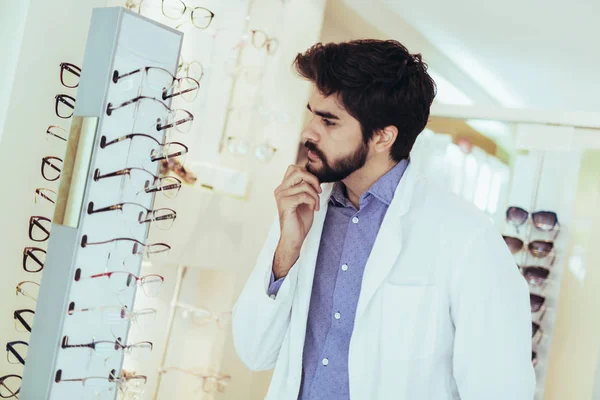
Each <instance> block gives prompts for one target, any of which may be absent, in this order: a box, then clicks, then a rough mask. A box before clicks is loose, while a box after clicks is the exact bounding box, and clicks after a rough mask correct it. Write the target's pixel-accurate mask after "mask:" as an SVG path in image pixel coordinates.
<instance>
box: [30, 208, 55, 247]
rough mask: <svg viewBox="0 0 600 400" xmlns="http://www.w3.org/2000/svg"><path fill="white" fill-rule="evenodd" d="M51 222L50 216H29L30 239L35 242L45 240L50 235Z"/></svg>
mask: <svg viewBox="0 0 600 400" xmlns="http://www.w3.org/2000/svg"><path fill="white" fill-rule="evenodd" d="M51 224H52V223H51V222H50V219H49V218H46V217H42V216H39V215H34V216H32V217H30V218H29V239H31V240H33V241H34V242H45V241H46V240H48V238H49V237H50V226H51Z"/></svg>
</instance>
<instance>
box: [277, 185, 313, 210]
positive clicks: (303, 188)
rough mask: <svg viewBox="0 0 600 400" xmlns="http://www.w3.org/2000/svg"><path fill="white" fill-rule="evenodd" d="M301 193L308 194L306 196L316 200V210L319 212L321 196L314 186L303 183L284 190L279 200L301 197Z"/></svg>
mask: <svg viewBox="0 0 600 400" xmlns="http://www.w3.org/2000/svg"><path fill="white" fill-rule="evenodd" d="M301 193H306V194H308V195H310V196H311V197H313V198H314V200H315V204H316V210H317V211H319V208H320V200H319V194H318V193H317V192H316V191H315V189H314V188H313V187H312V185H310V184H308V183H306V182H303V183H301V184H299V185H296V186H293V187H291V188H288V189H285V190H282V191H281V192H280V193H279V198H284V197H292V196H296V195H299V194H301Z"/></svg>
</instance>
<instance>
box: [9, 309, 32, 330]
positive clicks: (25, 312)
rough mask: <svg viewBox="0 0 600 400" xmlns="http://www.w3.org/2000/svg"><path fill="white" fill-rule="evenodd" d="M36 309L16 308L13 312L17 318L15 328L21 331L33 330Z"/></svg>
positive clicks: (15, 318)
mask: <svg viewBox="0 0 600 400" xmlns="http://www.w3.org/2000/svg"><path fill="white" fill-rule="evenodd" d="M34 315H35V311H33V310H30V309H28V308H24V309H21V310H16V311H15V312H14V313H13V319H14V320H15V329H16V330H17V331H19V332H31V327H32V325H33V316H34Z"/></svg>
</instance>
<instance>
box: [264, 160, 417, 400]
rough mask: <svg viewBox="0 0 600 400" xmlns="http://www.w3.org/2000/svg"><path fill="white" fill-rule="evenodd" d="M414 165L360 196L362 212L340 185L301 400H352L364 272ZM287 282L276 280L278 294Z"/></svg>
mask: <svg viewBox="0 0 600 400" xmlns="http://www.w3.org/2000/svg"><path fill="white" fill-rule="evenodd" d="M407 166H408V161H407V160H403V161H401V162H399V163H398V164H397V165H396V166H395V167H394V168H392V169H391V170H390V171H388V172H387V173H386V174H385V175H383V176H382V177H381V178H379V180H377V182H375V184H374V185H373V186H372V187H371V188H370V189H369V190H368V191H366V192H365V193H364V194H363V195H362V196H361V197H360V203H359V204H360V210H357V209H356V207H354V205H353V204H352V203H351V202H350V200H348V198H347V196H346V188H345V186H344V184H343V183H342V182H337V183H336V184H335V185H334V187H333V191H332V193H331V198H330V204H329V207H328V209H327V216H326V217H325V224H324V226H323V234H322V236H321V243H320V246H319V253H318V256H317V263H316V266H315V277H314V281H313V288H312V295H311V298H310V309H309V313H308V321H307V327H306V340H305V342H304V356H303V359H302V384H301V387H300V395H299V399H300V400H320V399H323V400H347V399H349V398H350V388H349V377H348V351H349V348H350V338H351V337H352V331H353V329H354V317H355V315H356V306H357V304H358V297H359V295H360V288H361V284H362V277H363V272H364V270H365V265H366V264H367V260H368V258H369V255H370V254H371V250H372V248H373V244H374V243H375V239H376V238H377V233H378V232H379V227H380V226H381V223H382V222H383V218H384V217H385V214H386V212H387V209H388V207H389V205H390V203H391V202H392V199H393V197H394V193H395V192H396V187H397V186H398V183H399V182H400V179H401V178H402V175H404V171H405V170H406V167H407ZM284 279H285V278H281V279H278V280H277V281H274V282H273V279H272V280H271V285H270V286H269V289H268V294H269V295H272V294H276V293H277V291H278V290H279V287H280V286H281V284H282V283H283V280H284Z"/></svg>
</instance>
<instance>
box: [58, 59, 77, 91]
mask: <svg viewBox="0 0 600 400" xmlns="http://www.w3.org/2000/svg"><path fill="white" fill-rule="evenodd" d="M65 70H66V71H69V72H71V73H72V74H73V75H75V76H77V77H78V78H81V68H79V67H78V66H77V65H75V64H72V63H69V62H61V63H60V83H62V85H63V86H64V87H68V88H70V89H75V88H76V87H78V86H79V80H78V81H77V84H76V85H75V86H69V85H67V84H66V83H65V81H64V78H63V74H64V71H65Z"/></svg>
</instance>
